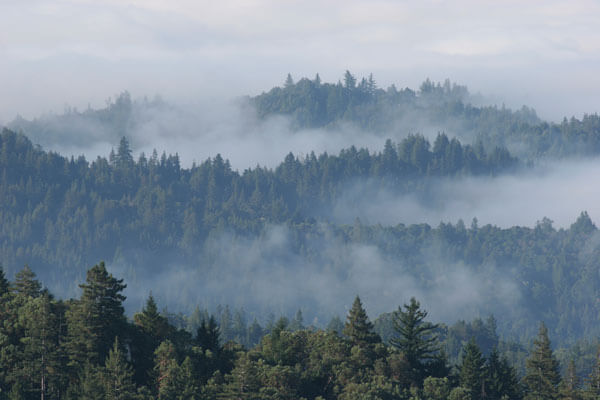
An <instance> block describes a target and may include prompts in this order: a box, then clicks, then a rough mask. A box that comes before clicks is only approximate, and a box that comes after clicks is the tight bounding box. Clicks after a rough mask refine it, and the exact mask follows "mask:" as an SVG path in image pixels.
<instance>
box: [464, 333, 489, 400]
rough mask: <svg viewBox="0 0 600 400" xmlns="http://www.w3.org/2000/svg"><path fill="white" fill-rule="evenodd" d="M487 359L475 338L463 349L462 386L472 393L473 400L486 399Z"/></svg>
mask: <svg viewBox="0 0 600 400" xmlns="http://www.w3.org/2000/svg"><path fill="white" fill-rule="evenodd" d="M484 364H485V359H484V358H483V356H482V355H481V350H480V349H479V346H477V343H476V342H475V339H474V338H471V340H469V342H468V343H467V345H466V346H465V347H464V349H463V359H462V364H461V366H460V386H462V387H464V388H467V389H469V390H470V391H471V399H472V400H480V399H482V398H484V397H485V393H486V389H485V380H484Z"/></svg>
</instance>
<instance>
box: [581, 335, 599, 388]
mask: <svg viewBox="0 0 600 400" xmlns="http://www.w3.org/2000/svg"><path fill="white" fill-rule="evenodd" d="M584 395H585V398H586V399H598V398H600V346H598V350H597V351H596V362H595V363H594V366H593V368H592V372H590V375H589V376H588V378H587V382H586V385H585V391H584Z"/></svg>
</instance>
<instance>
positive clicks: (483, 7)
mask: <svg viewBox="0 0 600 400" xmlns="http://www.w3.org/2000/svg"><path fill="white" fill-rule="evenodd" d="M0 60H2V61H1V62H0V123H1V122H8V121H10V120H11V119H12V118H14V117H15V116H16V115H17V114H20V115H22V116H24V117H26V118H32V117H34V116H36V115H39V114H41V113H46V112H62V111H63V109H64V107H65V105H69V106H73V107H78V108H80V109H81V108H85V107H87V106H88V104H89V105H91V106H92V107H100V106H103V105H104V104H105V102H106V100H107V99H108V98H109V97H111V96H112V97H114V96H115V95H116V94H118V93H120V92H122V91H123V90H128V91H130V92H131V93H132V95H133V96H134V97H141V96H144V95H148V96H153V95H155V94H161V95H163V96H164V97H165V98H167V99H171V100H177V101H183V102H186V101H188V102H194V101H197V100H198V99H203V100H206V99H211V98H217V97H218V98H224V97H225V98H230V97H235V96H240V95H246V94H250V95H255V94H259V93H260V92H262V91H264V90H268V89H270V88H271V87H273V86H275V85H280V84H282V83H283V81H284V79H285V76H286V75H287V73H288V72H289V73H291V74H292V76H293V77H295V78H299V77H303V76H307V77H313V76H314V75H315V73H317V72H318V73H319V74H320V75H321V77H322V79H323V80H324V81H337V80H338V79H340V78H342V76H343V73H344V71H345V70H346V69H348V70H350V71H351V72H353V73H354V74H355V75H357V76H363V75H368V74H369V73H371V72H372V73H373V74H374V76H375V79H376V81H377V82H378V84H379V85H380V86H382V87H387V86H388V85H390V84H392V83H395V84H396V85H397V86H398V87H406V86H408V87H412V88H417V87H418V86H419V84H420V82H422V81H423V80H424V79H425V78H427V77H429V78H431V79H433V80H436V81H442V80H444V79H445V78H449V79H451V80H452V81H455V82H458V83H461V84H466V85H468V86H469V88H470V89H471V91H472V92H476V93H477V92H480V93H482V94H484V95H485V96H488V97H489V98H492V99H494V100H495V101H496V102H498V103H502V102H503V103H505V104H506V105H508V106H511V107H520V106H521V105H523V104H526V105H528V106H532V107H534V108H535V109H536V110H537V111H538V114H539V115H540V116H542V117H543V118H546V119H550V120H560V119H562V117H563V116H572V115H574V116H576V117H581V116H582V115H583V114H584V113H593V112H597V111H598V108H599V107H598V106H599V105H600V75H599V74H598V73H597V69H598V66H600V2H597V1H592V0H572V1H569V2H564V1H535V0H531V1H527V2H522V1H512V0H507V1H502V2H497V1H486V0H483V1H482V0H477V1H475V0H458V1H452V2H450V1H436V0H419V1H412V0H408V1H400V0H390V1H387V0H373V1H358V0H344V1H337V0H336V1H333V0H330V1H327V0H319V1H315V0H303V1H295V0H291V1H282V0H239V1H236V0H222V1H218V2H215V1H203V0H201V1H198V0H194V1H192V0H178V1H159V0H129V1H127V0H119V1H116V0H93V1H92V0H51V1H50V0H27V1H17V0H0Z"/></svg>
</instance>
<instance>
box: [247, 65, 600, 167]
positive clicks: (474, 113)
mask: <svg viewBox="0 0 600 400" xmlns="http://www.w3.org/2000/svg"><path fill="white" fill-rule="evenodd" d="M250 102H251V104H253V105H254V106H255V107H256V109H257V113H258V115H259V116H260V117H262V118H265V117H268V116H270V115H277V114H280V115H287V116H290V117H291V119H292V121H293V125H294V126H295V127H296V128H317V127H334V126H338V125H340V124H343V123H345V122H349V123H352V124H356V125H358V126H359V127H361V128H363V129H369V130H372V131H376V132H381V133H382V134H383V135H390V132H393V131H394V130H395V129H397V126H409V127H411V128H412V129H416V130H419V129H423V128H425V127H431V126H434V127H437V129H438V130H442V131H446V132H452V133H453V134H455V135H457V136H458V137H460V138H461V139H462V140H463V141H466V142H469V141H475V140H479V141H481V142H482V143H483V145H484V146H485V147H486V148H494V147H495V146H499V147H508V148H509V149H511V151H512V150H513V149H514V151H515V152H517V153H518V155H519V156H522V157H524V158H528V159H536V158H538V157H541V156H561V157H564V156H577V155H597V154H600V117H599V116H598V115H597V114H592V115H584V116H583V117H582V119H577V118H574V117H573V118H570V119H567V118H565V119H564V120H563V121H562V122H561V123H548V122H545V121H541V120H540V119H539V118H538V117H537V115H536V113H535V111H534V110H532V109H531V108H528V107H525V106H524V107H522V108H521V109H520V110H516V111H512V110H510V109H507V108H505V107H504V106H502V107H497V106H477V105H473V103H474V102H476V101H475V100H474V99H473V97H472V96H471V95H470V94H469V92H468V90H467V88H466V87H465V86H461V85H457V84H453V83H451V82H450V81H449V80H446V81H445V82H444V83H443V84H440V83H434V82H431V81H430V80H429V79H427V80H426V81H425V82H423V84H422V85H421V87H420V88H419V90H416V91H415V90H412V89H409V88H405V89H400V90H399V89H397V88H396V86H395V85H392V86H390V87H388V88H387V89H385V90H384V89H382V88H378V87H377V85H376V83H375V80H374V78H373V76H372V75H370V76H369V77H368V78H362V79H361V80H360V81H358V80H357V79H356V78H355V77H354V76H353V75H352V74H351V73H350V72H349V71H346V74H345V78H344V82H341V81H340V82H338V83H337V84H331V83H323V82H321V80H320V78H319V76H318V75H317V76H316V77H315V79H312V80H310V79H307V78H302V79H300V80H299V81H298V82H296V83H294V82H293V80H292V78H291V77H289V76H288V79H287V80H286V83H285V85H284V87H275V88H273V89H271V90H270V91H268V92H264V93H262V94H260V95H258V96H255V97H252V98H250Z"/></svg>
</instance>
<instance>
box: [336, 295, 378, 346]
mask: <svg viewBox="0 0 600 400" xmlns="http://www.w3.org/2000/svg"><path fill="white" fill-rule="evenodd" d="M342 333H343V334H344V335H346V336H347V337H348V339H349V340H350V343H352V345H354V346H359V347H362V348H366V347H370V346H371V345H373V344H375V343H379V342H381V338H380V337H379V335H378V334H377V333H375V332H374V331H373V324H372V323H371V321H369V317H368V316H367V312H366V311H365V309H364V308H363V305H362V303H361V301H360V297H358V296H356V298H355V299H354V303H352V308H351V309H350V311H349V312H348V316H347V317H346V324H345V325H344V330H343V332H342Z"/></svg>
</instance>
